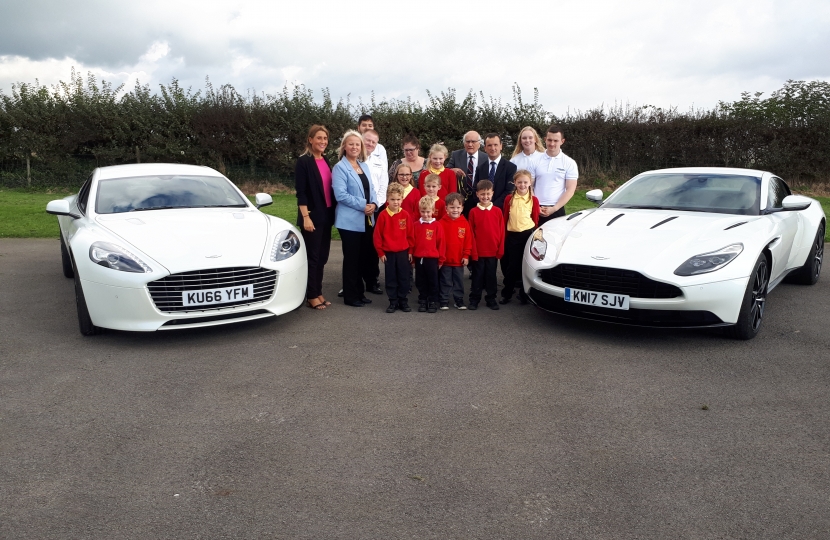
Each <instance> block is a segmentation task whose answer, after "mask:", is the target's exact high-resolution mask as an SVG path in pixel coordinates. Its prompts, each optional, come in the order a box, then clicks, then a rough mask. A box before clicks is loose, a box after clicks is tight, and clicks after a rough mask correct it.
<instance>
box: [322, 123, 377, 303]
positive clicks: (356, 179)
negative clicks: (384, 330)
mask: <svg viewBox="0 0 830 540" xmlns="http://www.w3.org/2000/svg"><path fill="white" fill-rule="evenodd" d="M338 154H339V156H340V161H339V162H338V163H337V164H336V165H335V166H334V169H332V191H333V192H334V198H335V199H336V200H337V209H336V210H335V216H334V226H335V227H337V230H338V231H339V232H340V239H341V240H342V242H341V243H342V246H343V301H344V303H345V304H346V305H347V306H353V307H363V305H364V304H370V303H371V300H369V299H368V298H366V295H365V294H364V293H365V292H366V290H367V287H369V288H371V287H372V285H373V284H374V280H375V270H376V269H377V252H376V251H375V247H374V245H373V243H372V235H373V233H374V228H375V222H374V215H375V210H376V209H377V207H378V204H377V198H376V196H375V193H374V190H373V189H372V186H371V183H370V180H369V178H370V177H371V172H370V171H369V166H368V165H366V163H365V159H366V147H365V145H364V144H363V138H362V137H361V136H360V133H358V132H356V131H351V130H350V131H347V132H346V133H345V134H344V135H343V141H342V142H341V143H340V151H339V153H338ZM373 261H374V267H373V266H372V264H373Z"/></svg>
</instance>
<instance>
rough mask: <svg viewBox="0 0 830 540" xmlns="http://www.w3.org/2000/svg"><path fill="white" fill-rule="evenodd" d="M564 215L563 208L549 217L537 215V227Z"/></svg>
mask: <svg viewBox="0 0 830 540" xmlns="http://www.w3.org/2000/svg"><path fill="white" fill-rule="evenodd" d="M564 215H565V207H564V206H563V207H562V208H560V209H559V210H557V211H556V212H554V213H553V214H551V215H549V216H548V217H545V216H543V215H542V214H539V225H540V226H541V225H542V223H547V222H548V221H550V220H552V219H553V218H558V217H562V216H564Z"/></svg>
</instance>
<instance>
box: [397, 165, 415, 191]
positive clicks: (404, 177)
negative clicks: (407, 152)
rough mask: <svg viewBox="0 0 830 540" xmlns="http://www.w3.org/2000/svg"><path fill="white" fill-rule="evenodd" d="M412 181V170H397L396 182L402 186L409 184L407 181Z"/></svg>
mask: <svg viewBox="0 0 830 540" xmlns="http://www.w3.org/2000/svg"><path fill="white" fill-rule="evenodd" d="M411 181H412V171H410V170H409V169H403V170H400V171H398V183H399V184H400V185H402V186H404V187H406V186H408V185H409V182H411Z"/></svg>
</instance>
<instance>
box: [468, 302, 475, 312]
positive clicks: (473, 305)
mask: <svg viewBox="0 0 830 540" xmlns="http://www.w3.org/2000/svg"><path fill="white" fill-rule="evenodd" d="M467 309H469V310H470V311H475V310H477V309H478V302H470V305H469V306H467Z"/></svg>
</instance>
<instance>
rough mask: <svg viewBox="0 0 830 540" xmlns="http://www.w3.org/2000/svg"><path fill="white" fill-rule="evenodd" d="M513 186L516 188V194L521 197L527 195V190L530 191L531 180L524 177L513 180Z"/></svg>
mask: <svg viewBox="0 0 830 540" xmlns="http://www.w3.org/2000/svg"><path fill="white" fill-rule="evenodd" d="M513 185H515V186H516V193H518V194H519V195H526V194H527V190H528V189H530V178H528V177H527V176H524V175H522V176H520V177H518V178H516V179H515V180H513Z"/></svg>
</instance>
